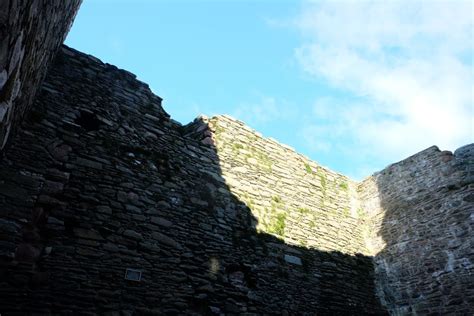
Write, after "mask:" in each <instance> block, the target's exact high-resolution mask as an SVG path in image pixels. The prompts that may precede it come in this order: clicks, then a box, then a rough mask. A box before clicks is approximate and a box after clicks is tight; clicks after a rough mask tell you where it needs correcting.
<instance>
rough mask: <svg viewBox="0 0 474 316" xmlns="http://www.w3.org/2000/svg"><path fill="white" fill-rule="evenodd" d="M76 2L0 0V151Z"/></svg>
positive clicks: (61, 36) (37, 83)
mask: <svg viewBox="0 0 474 316" xmlns="http://www.w3.org/2000/svg"><path fill="white" fill-rule="evenodd" d="M80 3H81V0H47V1H44V0H34V1H33V0H30V1H26V0H23V1H21V0H2V1H0V152H1V151H2V149H3V147H5V145H6V143H7V140H8V136H9V135H10V134H14V130H16V128H17V125H18V124H19V123H20V122H21V121H22V119H23V117H24V115H25V113H27V111H28V109H29V107H30V106H31V104H32V102H33V99H34V97H35V95H36V91H37V90H38V88H39V87H40V85H41V80H42V79H43V77H44V76H45V75H46V71H47V69H48V65H49V63H50V62H51V60H52V58H53V57H54V53H55V52H56V51H57V50H58V49H59V46H60V45H61V44H62V43H63V41H64V39H65V38H66V34H67V33H68V30H69V28H70V27H71V24H72V21H73V20H74V17H75V15H76V13H77V10H78V9H79V5H80Z"/></svg>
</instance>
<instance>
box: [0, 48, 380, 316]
mask: <svg viewBox="0 0 474 316" xmlns="http://www.w3.org/2000/svg"><path fill="white" fill-rule="evenodd" d="M224 127H226V128H228V129H229V130H228V132H224V131H219V128H224ZM240 128H242V129H243V130H242V137H243V138H242V139H241V140H238V141H235V142H231V143H229V144H228V140H227V136H226V135H227V134H228V135H234V136H236V137H237V136H238V135H236V134H233V133H237V131H238V129H240ZM244 130H245V132H244ZM226 133H227V134H226ZM253 134H254V132H253V131H250V130H249V129H248V128H245V127H243V126H242V125H241V123H238V122H236V121H234V120H232V119H229V118H226V117H216V118H213V119H210V120H207V119H205V118H201V119H200V120H197V121H195V122H194V123H191V124H190V125H188V126H181V125H179V124H177V123H176V122H174V121H173V120H170V118H169V116H168V115H167V114H166V112H164V110H163V109H162V107H161V99H160V98H159V97H156V96H155V95H153V94H152V93H151V91H150V90H149V88H148V86H147V85H146V84H144V83H142V82H139V81H137V80H136V79H135V77H134V76H133V75H132V74H130V73H128V72H126V71H123V70H119V69H117V68H116V67H114V66H111V65H107V64H103V63H101V62H100V61H98V60H97V59H95V58H93V57H91V56H87V55H84V54H82V53H79V52H77V51H75V50H72V49H69V48H63V49H62V51H61V53H60V54H59V55H58V56H57V58H56V59H55V61H54V64H53V65H52V67H51V69H50V71H49V74H48V77H47V79H46V81H45V83H44V85H43V87H42V89H41V93H40V95H39V97H38V99H37V101H36V103H35V105H34V107H33V110H32V112H31V114H30V116H29V117H28V119H27V120H26V121H25V123H24V124H23V128H21V129H20V131H19V133H18V135H17V136H16V138H15V141H14V142H13V144H12V146H11V147H10V148H9V149H8V151H7V152H6V155H5V157H4V159H3V160H2V161H1V162H0V179H1V181H0V210H1V213H0V215H1V217H0V237H1V238H0V240H1V248H0V249H1V253H0V267H1V269H0V306H1V307H0V312H1V313H2V314H6V315H9V314H15V313H17V314H28V313H33V312H34V313H39V314H48V313H51V314H68V313H74V314H76V313H81V314H84V315H95V314H104V313H110V314H111V315H130V314H135V315H143V314H149V315H179V314H182V315H203V314H204V315H222V314H224V315H261V314H275V313H276V314H281V315H314V314H323V315H324V314H326V315H327V314H330V315H348V314H349V315H350V314H355V315H360V314H364V315H365V314H385V312H384V310H383V309H382V308H381V307H380V305H379V303H378V300H377V299H376V297H375V295H374V293H375V289H374V279H373V266H372V259H371V258H370V257H368V256H365V255H363V254H360V253H357V252H362V251H364V245H363V244H362V242H361V241H360V240H361V236H360V231H359V229H358V228H357V227H355V225H356V223H357V221H358V220H359V219H358V218H357V215H351V214H352V213H351V209H350V207H351V202H350V201H351V195H352V194H354V192H351V190H352V191H353V190H354V188H353V186H354V184H353V183H349V180H348V179H347V178H345V177H343V176H339V175H336V174H334V173H332V172H330V171H328V170H325V169H324V168H322V167H320V166H318V165H316V164H315V163H313V162H309V161H308V162H306V160H305V158H303V157H301V156H299V155H297V154H296V153H294V152H292V153H290V152H288V157H289V158H288V159H289V160H288V162H285V161H284V159H282V158H281V157H278V155H280V154H283V153H285V152H286V151H287V150H288V149H287V148H284V147H281V146H279V145H278V144H277V143H275V142H273V141H268V140H264V139H262V138H258V137H257V138H258V139H255V140H252V141H253V142H254V144H255V149H253V150H252V149H250V148H249V147H250V143H249V142H248V141H247V140H246V139H248V137H251V136H252V135H253ZM234 144H240V145H241V146H239V145H237V146H233V145H234ZM267 146H272V147H271V148H267ZM234 147H237V149H238V150H239V152H238V153H236V154H235V155H234V156H232V157H231V156H229V155H231V154H232V150H233V148H234ZM264 149H265V151H264ZM245 151H247V152H250V153H251V154H252V155H249V154H247V153H246V152H245ZM265 152H268V154H267V155H268V158H266V157H264V156H262V155H264V153H265ZM293 160H294V162H295V163H296V165H295V166H294V168H295V169H294V170H293V169H291V168H293V167H291V166H292V164H293ZM270 161H272V162H271V164H270ZM305 163H306V164H308V166H306V165H305ZM245 164H247V165H245ZM236 168H240V169H236ZM242 168H247V170H248V171H247V172H243V171H244V170H243V169H242ZM265 168H266V169H265ZM288 168H290V169H288ZM287 169H288V170H287ZM292 173H294V174H292ZM300 174H304V176H303V180H302V181H301V183H300V184H298V183H296V182H297V180H296V179H297V177H298V176H299V175H300ZM240 175H241V176H242V178H241V179H239V180H236V179H235V178H236V177H237V176H240ZM232 179H233V180H232ZM323 179H324V180H323ZM245 181H247V182H245ZM272 183H273V184H274V186H273V185H272ZM346 184H347V186H346ZM266 186H268V189H267V188H266ZM257 187H258V188H257ZM260 187H261V188H260ZM292 187H293V191H292V190H291V188H292ZM346 187H347V189H346ZM336 188H337V190H336ZM279 190H281V192H279ZM299 191H301V192H299ZM234 192H235V193H234ZM237 193H238V194H237ZM295 194H296V195H295ZM313 194H314V201H313V200H312V199H311V196H312V195H313ZM298 199H306V200H308V203H307V204H305V205H306V208H304V207H303V203H302V202H300V201H298ZM311 201H312V202H311ZM323 206H327V207H328V215H327V216H324V214H323V213H324V211H323ZM265 208H266V209H265ZM346 208H349V209H348V210H346ZM280 214H286V215H284V216H282V215H280ZM337 218H340V222H337ZM298 221H299V222H301V223H298ZM311 223H314V224H311ZM312 229H314V231H315V235H314V236H312V235H311V234H312V233H311V232H312ZM345 229H347V231H345ZM351 230H353V231H354V234H352V231H351ZM325 233H327V234H328V236H331V237H326V236H325ZM339 237H340V241H338V240H337V238H339ZM330 239H334V240H330ZM130 268H131V269H136V270H139V271H141V273H142V278H141V281H140V282H137V281H130V280H126V279H125V278H124V275H125V271H126V269H130Z"/></svg>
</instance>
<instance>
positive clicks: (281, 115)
mask: <svg viewBox="0 0 474 316" xmlns="http://www.w3.org/2000/svg"><path fill="white" fill-rule="evenodd" d="M256 99H257V100H256V101H255V102H243V103H240V104H239V105H237V107H236V108H235V110H234V111H233V112H232V113H231V115H232V116H234V117H235V118H237V119H239V120H241V121H243V122H246V123H248V124H250V125H251V126H253V127H257V126H259V125H262V124H267V123H270V122H274V121H277V120H280V119H288V118H290V117H294V116H295V115H296V113H295V111H292V110H291V109H290V108H289V105H288V103H287V102H286V101H285V100H278V102H277V100H276V99H275V98H274V97H270V96H265V95H262V94H260V93H258V94H257V96H256Z"/></svg>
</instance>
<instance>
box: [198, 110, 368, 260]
mask: <svg viewBox="0 0 474 316" xmlns="http://www.w3.org/2000/svg"><path fill="white" fill-rule="evenodd" d="M200 121H201V122H202V124H205V125H208V126H209V127H210V131H211V133H210V134H209V135H210V136H211V137H210V138H207V139H205V140H203V141H204V143H207V142H209V143H212V144H215V146H216V150H217V153H218V156H219V158H220V160H221V164H220V165H221V171H222V176H223V178H224V179H225V181H226V183H227V185H228V186H229V188H230V191H231V192H232V193H233V194H234V195H235V196H237V197H238V198H239V200H241V201H243V202H244V203H245V204H246V205H247V206H248V207H249V209H250V210H251V212H252V215H253V216H254V218H255V222H254V223H253V226H255V227H256V229H257V231H258V232H263V233H269V234H273V235H274V236H275V237H277V238H281V239H282V240H283V241H285V243H286V244H291V245H299V246H304V247H310V248H315V249H319V250H324V251H340V252H343V253H347V254H352V255H353V254H355V253H364V254H366V253H367V250H366V248H365V242H364V225H362V222H363V219H364V218H363V216H362V214H361V213H360V212H359V209H358V207H357V206H358V203H357V198H358V197H357V192H356V183H355V182H353V181H352V180H350V179H349V178H347V177H346V176H343V175H340V174H337V173H335V172H333V171H331V170H328V169H327V168H324V167H322V166H320V165H318V164H317V163H315V162H313V161H310V160H309V159H308V158H306V157H304V156H303V155H301V154H298V153H296V152H295V151H294V150H293V149H292V148H290V147H288V146H285V145H282V144H280V143H278V142H276V141H275V140H273V139H268V138H263V137H262V135H260V134H259V133H258V132H256V131H254V130H252V129H250V128H248V127H247V126H245V124H244V123H242V122H240V121H237V120H235V119H233V118H231V117H229V116H225V115H224V116H217V117H213V118H211V119H202V118H201V119H200ZM195 128H197V130H199V127H195Z"/></svg>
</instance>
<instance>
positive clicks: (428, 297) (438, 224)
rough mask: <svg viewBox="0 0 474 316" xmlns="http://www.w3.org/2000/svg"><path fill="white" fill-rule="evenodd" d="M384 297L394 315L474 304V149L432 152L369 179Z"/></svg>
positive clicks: (372, 244) (364, 193)
mask: <svg viewBox="0 0 474 316" xmlns="http://www.w3.org/2000/svg"><path fill="white" fill-rule="evenodd" d="M359 192H360V195H361V207H362V208H363V209H364V210H365V212H366V213H367V214H368V222H369V223H370V232H371V236H370V238H369V239H368V240H367V241H368V248H369V249H370V250H371V252H372V254H373V255H374V256H375V257H374V261H375V273H376V285H377V295H378V296H379V297H380V299H381V301H382V304H383V305H385V306H386V307H387V309H388V310H389V312H390V313H391V314H393V315H406V314H416V315H428V314H430V315H431V314H435V315H468V314H470V313H472V306H474V239H473V236H474V229H473V228H474V145H473V144H471V145H467V146H464V147H462V148H460V149H458V150H457V151H455V152H454V154H452V153H451V152H448V151H440V150H439V149H438V148H437V147H431V148H428V149H426V150H424V151H422V152H420V153H418V154H416V155H414V156H411V157H409V158H407V159H405V160H403V161H401V162H399V163H396V164H393V165H390V166H389V167H387V168H386V169H384V170H383V171H381V172H379V173H376V174H375V175H374V176H372V177H369V178H367V179H366V180H364V181H363V182H362V183H361V184H360V186H359Z"/></svg>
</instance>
